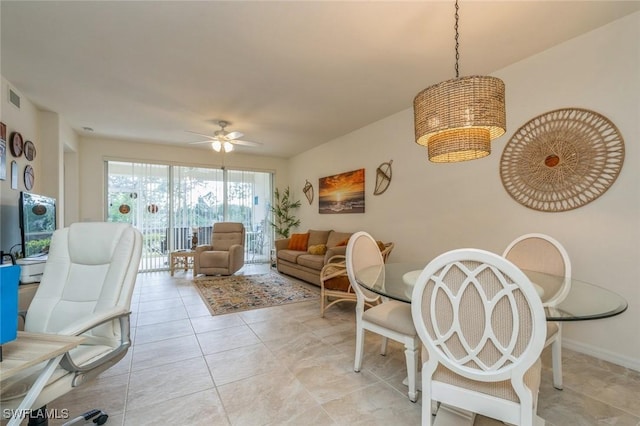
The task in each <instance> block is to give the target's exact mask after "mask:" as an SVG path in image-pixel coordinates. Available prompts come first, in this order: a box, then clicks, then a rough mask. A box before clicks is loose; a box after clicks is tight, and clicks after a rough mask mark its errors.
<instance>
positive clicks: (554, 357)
mask: <svg viewBox="0 0 640 426" xmlns="http://www.w3.org/2000/svg"><path fill="white" fill-rule="evenodd" d="M561 332H562V330H561V329H558V336H557V337H556V339H555V340H554V341H553V343H552V344H551V363H552V368H553V387H554V388H556V389H558V390H562V339H561Z"/></svg>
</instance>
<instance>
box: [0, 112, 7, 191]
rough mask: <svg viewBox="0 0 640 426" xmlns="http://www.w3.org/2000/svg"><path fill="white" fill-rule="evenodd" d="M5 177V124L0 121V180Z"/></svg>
mask: <svg viewBox="0 0 640 426" xmlns="http://www.w3.org/2000/svg"><path fill="white" fill-rule="evenodd" d="M6 178H7V125H6V124H4V123H0V180H5V179H6Z"/></svg>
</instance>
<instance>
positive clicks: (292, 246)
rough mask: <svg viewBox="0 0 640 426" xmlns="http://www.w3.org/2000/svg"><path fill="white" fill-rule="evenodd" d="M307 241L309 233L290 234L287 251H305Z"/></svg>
mask: <svg viewBox="0 0 640 426" xmlns="http://www.w3.org/2000/svg"><path fill="white" fill-rule="evenodd" d="M308 241H309V233H306V234H291V239H290V240H289V250H297V251H307V242H308Z"/></svg>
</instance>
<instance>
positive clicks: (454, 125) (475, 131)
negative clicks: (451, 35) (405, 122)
mask: <svg viewBox="0 0 640 426" xmlns="http://www.w3.org/2000/svg"><path fill="white" fill-rule="evenodd" d="M455 8H456V13H455V20H456V23H455V27H454V28H455V31H456V37H455V40H456V64H455V71H456V77H455V78H454V79H451V80H447V81H443V82H441V83H438V84H435V85H433V86H430V87H427V88H426V89H424V90H423V91H421V92H420V93H418V94H417V95H416V97H415V99H414V100H413V112H414V122H415V136H416V143H417V144H420V145H424V146H426V147H427V152H428V155H429V161H432V162H434V163H455V162H459V161H467V160H475V159H477V158H482V157H485V156H487V155H489V154H490V153H491V141H492V140H493V139H495V138H497V137H500V136H502V135H503V134H504V132H505V131H506V114H505V105H504V83H503V81H502V80H500V79H499V78H496V77H490V76H468V77H459V72H458V60H459V59H460V54H459V53H458V47H459V43H458V36H459V35H458V20H459V15H458V10H459V6H458V0H456V4H455Z"/></svg>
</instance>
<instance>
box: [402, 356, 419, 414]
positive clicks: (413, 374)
mask: <svg viewBox="0 0 640 426" xmlns="http://www.w3.org/2000/svg"><path fill="white" fill-rule="evenodd" d="M404 347H405V350H404V357H405V358H406V360H407V381H408V383H407V385H408V387H409V392H408V394H409V400H410V401H411V402H416V401H417V400H418V391H417V383H416V381H417V378H418V348H417V347H415V345H414V347H411V346H409V345H405V346H404Z"/></svg>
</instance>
